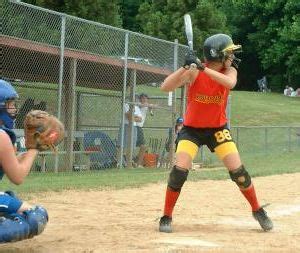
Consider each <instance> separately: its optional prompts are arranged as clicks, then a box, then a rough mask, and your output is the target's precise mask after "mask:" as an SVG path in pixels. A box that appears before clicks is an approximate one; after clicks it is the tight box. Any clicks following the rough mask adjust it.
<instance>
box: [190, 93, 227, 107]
mask: <svg viewBox="0 0 300 253" xmlns="http://www.w3.org/2000/svg"><path fill="white" fill-rule="evenodd" d="M195 101H197V102H200V103H203V104H218V105H220V104H222V103H223V102H224V98H223V96H221V95H216V96H209V95H202V94H198V95H196V97H195Z"/></svg>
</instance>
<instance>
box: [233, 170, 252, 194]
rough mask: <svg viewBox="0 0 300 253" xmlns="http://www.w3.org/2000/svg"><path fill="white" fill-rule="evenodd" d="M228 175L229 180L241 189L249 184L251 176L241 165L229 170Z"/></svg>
mask: <svg viewBox="0 0 300 253" xmlns="http://www.w3.org/2000/svg"><path fill="white" fill-rule="evenodd" d="M229 175H230V178H231V180H232V181H234V182H235V183H236V184H237V185H238V186H239V187H240V188H242V189H246V188H248V187H249V186H250V185H251V177H250V175H249V173H248V172H247V170H246V169H245V167H244V166H243V165H241V166H240V167H239V168H237V169H236V170H232V171H229Z"/></svg>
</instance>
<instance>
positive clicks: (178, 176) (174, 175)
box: [168, 166, 189, 192]
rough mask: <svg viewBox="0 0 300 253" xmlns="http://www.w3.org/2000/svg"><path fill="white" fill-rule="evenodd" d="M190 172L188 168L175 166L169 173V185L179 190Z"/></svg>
mask: <svg viewBox="0 0 300 253" xmlns="http://www.w3.org/2000/svg"><path fill="white" fill-rule="evenodd" d="M188 174H189V171H188V170H187V169H181V168H179V167H177V166H174V167H173V168H172V170H171V172H170V175H169V180H168V187H169V188H171V189H172V190H174V191H177V192H179V191H180V190H181V188H182V186H183V184H184V182H185V181H186V179H187V176H188Z"/></svg>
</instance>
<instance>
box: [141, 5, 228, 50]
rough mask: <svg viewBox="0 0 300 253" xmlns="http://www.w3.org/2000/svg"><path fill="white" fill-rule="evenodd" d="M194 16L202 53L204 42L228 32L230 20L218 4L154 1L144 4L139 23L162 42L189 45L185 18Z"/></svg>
mask: <svg viewBox="0 0 300 253" xmlns="http://www.w3.org/2000/svg"><path fill="white" fill-rule="evenodd" d="M185 13H190V14H191V17H192V23H193V30H194V45H195V46H194V47H195V49H196V50H197V51H198V52H199V53H201V52H202V45H203V41H204V39H205V38H206V37H208V36H209V35H212V34H214V33H217V32H228V29H226V26H225V24H226V16H225V14H224V13H223V12H222V11H220V10H219V9H218V8H217V7H216V6H215V5H214V1H204V0H199V1H192V0H189V1H187V0H177V1H170V0H153V1H148V2H144V3H143V4H142V5H141V6H140V9H139V14H138V15H137V21H138V22H140V24H141V28H142V32H143V33H145V34H148V35H151V36H154V37H158V38H161V39H166V40H171V41H173V40H174V39H178V40H179V43H182V44H186V38H185V34H184V24H183V23H184V21H183V16H184V14H185Z"/></svg>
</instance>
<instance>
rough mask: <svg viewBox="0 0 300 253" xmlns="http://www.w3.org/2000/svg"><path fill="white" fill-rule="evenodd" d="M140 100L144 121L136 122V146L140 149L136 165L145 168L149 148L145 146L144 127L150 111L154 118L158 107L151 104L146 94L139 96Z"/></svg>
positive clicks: (139, 104)
mask: <svg viewBox="0 0 300 253" xmlns="http://www.w3.org/2000/svg"><path fill="white" fill-rule="evenodd" d="M138 99H139V103H138V107H139V108H140V111H141V116H142V120H141V121H139V122H136V130H137V140H136V146H137V147H139V152H138V155H137V159H136V165H137V167H143V158H144V155H145V152H146V151H147V147H146V145H145V136H144V130H143V126H144V124H145V120H146V117H147V113H148V111H150V115H151V116H154V113H153V108H154V107H156V105H154V104H149V97H148V95H147V94H145V93H141V94H140V95H139V96H138Z"/></svg>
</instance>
